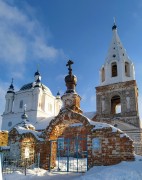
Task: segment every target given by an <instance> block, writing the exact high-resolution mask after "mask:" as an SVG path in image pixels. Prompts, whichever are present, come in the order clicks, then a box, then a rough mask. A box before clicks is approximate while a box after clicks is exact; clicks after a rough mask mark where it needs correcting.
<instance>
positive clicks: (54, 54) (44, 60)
mask: <svg viewBox="0 0 142 180" xmlns="http://www.w3.org/2000/svg"><path fill="white" fill-rule="evenodd" d="M113 17H115V18H116V23H117V26H118V34H119V36H120V39H121V41H122V43H123V46H124V47H125V48H126V51H127V54H128V55H129V57H130V59H131V60H132V61H133V62H134V65H135V71H136V80H137V84H138V88H139V110H140V111H142V110H141V109H142V81H141V76H142V1H141V0H131V1H130V0H125V1H120V0H107V1H106V0H23V1H22V0H5V1H4V0H0V69H1V71H0V100H1V107H0V112H1V113H2V112H3V110H4V104H5V92H6V90H7V89H8V87H9V85H10V82H11V78H12V77H13V78H14V86H15V90H19V88H20V87H21V86H22V85H23V84H25V83H29V82H32V81H34V77H33V75H34V73H35V71H36V69H37V65H39V67H40V68H39V69H40V72H41V75H42V83H44V84H45V85H46V86H48V87H49V88H50V90H51V91H52V93H53V94H54V95H56V93H57V91H58V90H60V92H61V94H63V93H64V92H65V89H66V87H65V83H64V76H65V75H66V74H67V72H68V71H67V68H66V66H65V65H66V62H67V61H68V59H72V60H73V61H74V65H73V73H74V74H75V75H76V76H77V77H78V83H77V88H76V89H77V92H78V93H79V94H80V96H81V97H82V103H81V108H82V110H83V111H95V110H96V101H95V87H96V86H98V85H99V69H100V67H101V65H102V64H103V63H104V60H105V57H106V54H107V50H108V47H109V44H110V42H111V38H112V30H111V28H112V25H113ZM140 114H141V115H142V113H141V112H140Z"/></svg>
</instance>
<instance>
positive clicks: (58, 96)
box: [56, 91, 61, 99]
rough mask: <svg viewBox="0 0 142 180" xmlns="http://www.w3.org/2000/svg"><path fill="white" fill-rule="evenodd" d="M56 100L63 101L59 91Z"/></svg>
mask: <svg viewBox="0 0 142 180" xmlns="http://www.w3.org/2000/svg"><path fill="white" fill-rule="evenodd" d="M56 99H61V96H60V92H59V91H58V92H57V96H56Z"/></svg>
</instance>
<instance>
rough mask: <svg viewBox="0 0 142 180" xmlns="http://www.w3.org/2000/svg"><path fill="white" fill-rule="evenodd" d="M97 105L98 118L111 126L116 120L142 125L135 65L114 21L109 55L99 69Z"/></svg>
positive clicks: (137, 125)
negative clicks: (141, 122)
mask: <svg viewBox="0 0 142 180" xmlns="http://www.w3.org/2000/svg"><path fill="white" fill-rule="evenodd" d="M96 107H97V117H96V118H97V121H102V122H106V123H110V124H112V125H115V122H116V121H117V122H124V123H127V124H131V125H133V126H135V127H138V128H139V127H140V120H139V113H138V88H137V84H136V80H135V71H134V65H133V62H132V61H131V60H130V59H129V57H128V55H127V53H126V50H125V49H124V47H123V45H122V43H121V41H120V38H119V36H118V33H117V26H116V24H115V23H114V25H113V27H112V41H111V44H110V47H109V50H108V54H107V57H106V59H105V63H104V64H103V65H102V67H101V69H100V85H99V86H98V87H96ZM116 126H117V124H116Z"/></svg>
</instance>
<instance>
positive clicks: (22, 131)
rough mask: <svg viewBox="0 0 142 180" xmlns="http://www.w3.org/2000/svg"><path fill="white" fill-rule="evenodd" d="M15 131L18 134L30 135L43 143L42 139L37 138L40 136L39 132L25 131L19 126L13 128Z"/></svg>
mask: <svg viewBox="0 0 142 180" xmlns="http://www.w3.org/2000/svg"><path fill="white" fill-rule="evenodd" d="M15 129H16V130H17V131H18V133H19V134H26V133H31V134H33V135H34V136H35V138H36V139H37V140H39V141H43V138H40V137H39V136H40V135H41V132H38V131H34V130H31V129H26V128H24V127H21V126H17V127H15Z"/></svg>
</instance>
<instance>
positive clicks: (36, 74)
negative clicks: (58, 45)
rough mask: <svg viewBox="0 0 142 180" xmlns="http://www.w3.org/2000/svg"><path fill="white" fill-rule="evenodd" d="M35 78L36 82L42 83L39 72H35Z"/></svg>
mask: <svg viewBox="0 0 142 180" xmlns="http://www.w3.org/2000/svg"><path fill="white" fill-rule="evenodd" d="M34 77H35V81H37V80H38V79H39V80H40V81H41V74H40V72H39V71H38V70H37V71H36V72H35V74H34Z"/></svg>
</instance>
